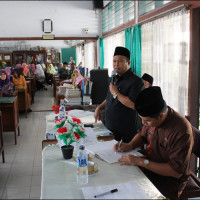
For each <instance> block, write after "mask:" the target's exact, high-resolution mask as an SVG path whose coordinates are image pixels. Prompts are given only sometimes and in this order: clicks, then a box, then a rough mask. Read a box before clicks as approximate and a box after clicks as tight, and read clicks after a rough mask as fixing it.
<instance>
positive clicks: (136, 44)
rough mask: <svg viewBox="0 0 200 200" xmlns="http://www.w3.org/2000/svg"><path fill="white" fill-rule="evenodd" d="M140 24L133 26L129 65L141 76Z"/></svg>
mask: <svg viewBox="0 0 200 200" xmlns="http://www.w3.org/2000/svg"><path fill="white" fill-rule="evenodd" d="M141 34H142V30H141V25H137V26H134V27H133V36H132V47H131V59H130V60H131V64H130V67H131V69H132V70H133V72H135V73H136V74H137V75H138V76H141V42H142V41H141Z"/></svg>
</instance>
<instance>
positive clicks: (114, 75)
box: [111, 70, 117, 84]
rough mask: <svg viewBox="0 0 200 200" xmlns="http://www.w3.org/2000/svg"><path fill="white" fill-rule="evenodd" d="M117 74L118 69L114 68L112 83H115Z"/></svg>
mask: <svg viewBox="0 0 200 200" xmlns="http://www.w3.org/2000/svg"><path fill="white" fill-rule="evenodd" d="M116 75H117V73H116V71H115V70H113V71H112V75H111V83H112V84H115V78H116Z"/></svg>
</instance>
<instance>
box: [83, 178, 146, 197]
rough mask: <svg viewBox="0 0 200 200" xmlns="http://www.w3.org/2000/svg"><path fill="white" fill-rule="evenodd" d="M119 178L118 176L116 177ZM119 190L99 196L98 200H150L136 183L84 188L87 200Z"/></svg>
mask: <svg viewBox="0 0 200 200" xmlns="http://www.w3.org/2000/svg"><path fill="white" fill-rule="evenodd" d="M116 176H117V175H116ZM113 189H117V190H118V191H117V192H114V193H109V194H106V195H102V196H98V198H97V199H149V197H148V196H147V195H146V194H145V192H144V190H143V189H142V188H141V187H140V186H139V185H138V184H137V183H136V182H127V183H122V184H114V185H103V186H95V187H83V188H82V192H83V195H84V198H85V199H95V197H94V196H96V195H99V194H102V193H105V192H108V191H110V190H113Z"/></svg>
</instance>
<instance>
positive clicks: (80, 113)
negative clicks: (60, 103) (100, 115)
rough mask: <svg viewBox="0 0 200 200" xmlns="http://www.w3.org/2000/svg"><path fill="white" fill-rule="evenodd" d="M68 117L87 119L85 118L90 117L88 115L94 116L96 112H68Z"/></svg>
mask: <svg viewBox="0 0 200 200" xmlns="http://www.w3.org/2000/svg"><path fill="white" fill-rule="evenodd" d="M68 115H70V116H72V117H76V118H80V117H85V116H88V115H93V116H94V112H90V111H85V110H78V109H74V110H70V111H68Z"/></svg>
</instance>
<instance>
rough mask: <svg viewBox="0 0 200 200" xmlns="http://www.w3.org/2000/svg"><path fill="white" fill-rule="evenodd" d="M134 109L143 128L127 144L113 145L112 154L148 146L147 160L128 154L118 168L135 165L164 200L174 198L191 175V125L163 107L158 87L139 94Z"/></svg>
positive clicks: (192, 141)
mask: <svg viewBox="0 0 200 200" xmlns="http://www.w3.org/2000/svg"><path fill="white" fill-rule="evenodd" d="M135 109H136V110H137V112H138V114H139V116H140V117H141V119H142V122H143V127H142V128H141V129H140V130H139V132H138V133H137V135H135V137H134V138H133V139H132V140H131V142H129V143H123V142H122V143H121V145H120V146H119V148H118V145H119V143H117V144H115V145H114V147H113V148H114V151H117V152H121V151H129V150H131V149H135V148H136V147H140V146H141V145H143V144H147V146H146V148H145V150H146V157H136V156H133V155H130V154H127V155H123V156H122V157H120V158H119V161H120V162H121V165H136V166H139V167H142V168H144V173H145V174H146V176H147V177H148V178H149V179H150V180H151V182H152V183H153V184H154V185H155V186H156V187H157V188H158V190H160V192H161V193H162V194H163V195H164V196H165V197H166V198H172V199H177V198H179V196H180V195H181V193H182V191H183V189H184V187H185V185H186V183H187V181H188V177H189V175H190V156H191V152H192V148H193V143H194V138H193V131H192V125H191V124H190V122H189V121H188V120H187V119H186V118H184V117H183V116H182V115H180V114H179V113H177V112H176V111H174V110H173V109H172V108H170V107H169V106H167V105H166V103H165V101H164V99H163V97H162V93H161V89H160V87H155V86H153V87H149V88H146V89H144V90H143V91H141V92H140V93H139V94H138V97H137V98H136V101H135Z"/></svg>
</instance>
